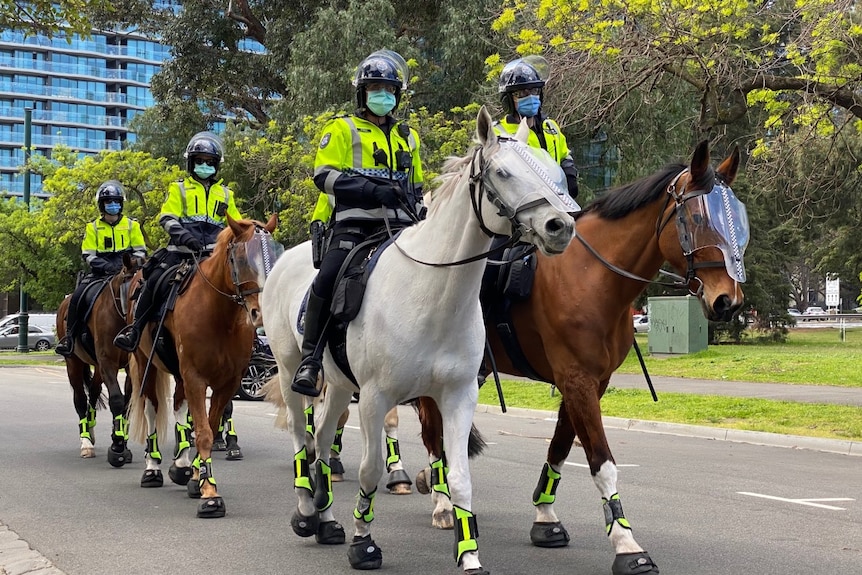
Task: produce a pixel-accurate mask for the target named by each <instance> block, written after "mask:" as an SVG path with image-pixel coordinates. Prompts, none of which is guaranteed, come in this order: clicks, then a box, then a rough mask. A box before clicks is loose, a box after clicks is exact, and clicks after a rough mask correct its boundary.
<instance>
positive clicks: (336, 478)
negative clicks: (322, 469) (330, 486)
mask: <svg viewBox="0 0 862 575" xmlns="http://www.w3.org/2000/svg"><path fill="white" fill-rule="evenodd" d="M329 477H330V479H332V482H333V483H341V482H343V481H344V475H343V474H341V473H333V474H332V475H330V476H329Z"/></svg>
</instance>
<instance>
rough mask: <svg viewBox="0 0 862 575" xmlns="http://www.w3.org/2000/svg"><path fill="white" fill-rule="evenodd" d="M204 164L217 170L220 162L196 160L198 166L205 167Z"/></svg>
mask: <svg viewBox="0 0 862 575" xmlns="http://www.w3.org/2000/svg"><path fill="white" fill-rule="evenodd" d="M204 164H206V165H207V166H210V167H213V168H215V167H216V166H218V160H204V159H203V158H198V159H196V160H195V165H196V166H203V165H204Z"/></svg>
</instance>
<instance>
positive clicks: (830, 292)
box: [826, 277, 841, 307]
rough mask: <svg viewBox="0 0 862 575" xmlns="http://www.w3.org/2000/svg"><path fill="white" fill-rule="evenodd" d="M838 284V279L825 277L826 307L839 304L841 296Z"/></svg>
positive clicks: (839, 282) (839, 281)
mask: <svg viewBox="0 0 862 575" xmlns="http://www.w3.org/2000/svg"><path fill="white" fill-rule="evenodd" d="M840 285H841V280H840V279H838V278H835V279H829V278H828V277H827V278H826V307H838V306H839V305H841V298H840V296H839V288H840Z"/></svg>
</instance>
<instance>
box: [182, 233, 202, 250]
mask: <svg viewBox="0 0 862 575" xmlns="http://www.w3.org/2000/svg"><path fill="white" fill-rule="evenodd" d="M183 243H184V244H185V246H186V247H187V248H189V249H190V250H192V251H193V252H202V251H204V245H203V244H202V243H201V241H200V240H199V239H197V238H196V237H194V236H193V235H191V234H189V237H188V238H187V239H186V240H185V242H183Z"/></svg>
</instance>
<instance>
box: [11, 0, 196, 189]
mask: <svg viewBox="0 0 862 575" xmlns="http://www.w3.org/2000/svg"><path fill="white" fill-rule="evenodd" d="M156 4H158V5H159V6H165V5H167V6H173V5H174V4H176V5H177V6H179V2H170V1H167V2H166V1H162V2H156ZM169 57H170V47H168V46H165V45H163V44H160V43H158V42H153V41H151V40H148V39H146V38H144V37H141V36H139V35H137V34H135V33H133V32H128V31H125V32H117V33H102V34H98V35H93V36H92V37H91V38H89V39H87V40H84V39H82V38H80V37H78V36H74V37H73V38H72V41H71V42H67V41H66V39H65V38H63V37H58V38H46V37H44V36H29V37H26V38H25V37H24V35H23V34H21V33H17V32H11V31H8V30H6V31H2V32H0V196H3V195H21V194H22V193H23V191H24V177H23V175H22V174H21V173H20V166H21V164H23V162H24V152H23V147H24V110H25V108H30V109H32V110H33V114H32V124H31V126H32V127H31V141H32V144H33V147H34V150H33V153H34V154H44V155H50V153H51V149H52V148H53V147H54V146H56V145H58V144H64V145H66V146H69V147H71V148H72V149H73V150H76V151H78V152H79V153H81V154H94V153H98V152H99V151H100V150H119V149H121V148H122V147H123V144H124V143H126V142H132V141H134V135H133V134H131V133H129V130H128V124H129V121H130V120H131V119H132V118H133V117H134V116H135V115H137V114H139V113H141V112H143V111H144V109H145V108H147V107H150V106H152V105H154V104H155V102H154V100H153V96H152V94H151V92H150V89H149V87H150V80H151V78H152V77H153V75H154V74H155V73H156V72H158V71H159V68H160V67H161V65H162V63H163V62H164V61H165V60H167V59H168V58H169ZM40 191H41V181H40V180H39V177H38V176H36V175H33V176H32V177H31V187H30V192H31V194H34V195H38V194H39V193H40Z"/></svg>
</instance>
